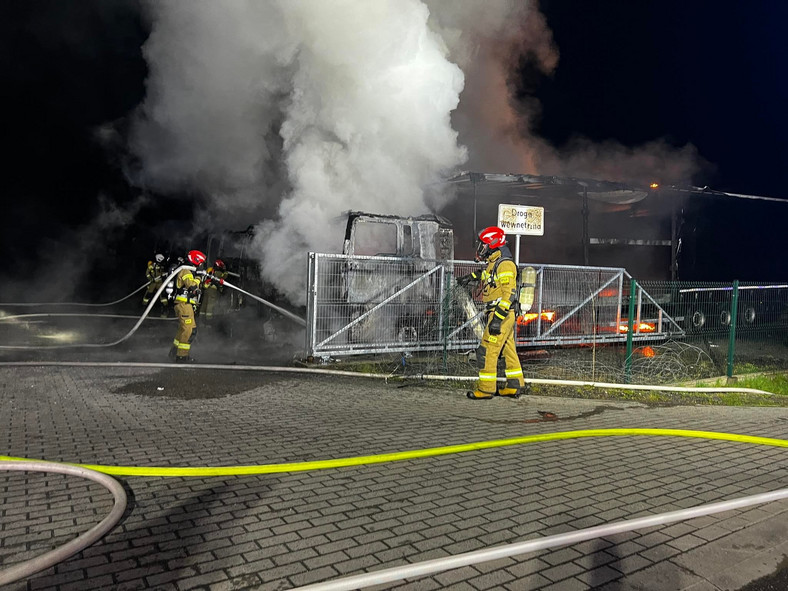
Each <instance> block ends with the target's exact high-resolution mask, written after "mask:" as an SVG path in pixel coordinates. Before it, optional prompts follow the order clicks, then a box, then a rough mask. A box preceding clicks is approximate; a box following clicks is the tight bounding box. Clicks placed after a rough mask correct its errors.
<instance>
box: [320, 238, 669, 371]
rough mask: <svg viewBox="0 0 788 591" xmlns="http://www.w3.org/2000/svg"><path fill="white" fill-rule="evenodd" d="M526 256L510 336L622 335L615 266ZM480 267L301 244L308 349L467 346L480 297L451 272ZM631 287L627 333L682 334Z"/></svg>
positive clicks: (625, 292) (569, 340)
mask: <svg viewBox="0 0 788 591" xmlns="http://www.w3.org/2000/svg"><path fill="white" fill-rule="evenodd" d="M524 266H525V265H521V268H522V267H524ZM531 266H533V267H534V268H535V269H536V271H537V282H536V289H535V297H534V304H533V306H532V309H531V310H528V311H526V312H524V313H523V314H522V315H521V316H520V317H519V318H518V325H517V333H516V340H517V345H518V346H536V345H538V346H545V345H585V344H591V343H606V342H607V343H610V342H624V341H625V340H626V337H627V334H626V333H627V331H628V322H627V321H628V318H627V315H628V309H627V308H626V307H625V304H626V306H628V305H629V295H630V294H629V288H630V281H629V279H631V278H630V276H629V274H628V273H627V272H626V271H625V270H624V269H617V268H607V267H574V266H564V265H531ZM480 267H481V265H480V264H478V263H475V262H471V261H427V260H423V259H407V258H396V257H371V256H349V255H339V254H320V253H310V254H309V290H308V302H307V331H306V341H307V342H306V349H307V353H308V355H310V356H313V357H328V356H342V355H352V354H362V353H382V352H416V351H434V350H447V349H471V348H475V347H476V346H477V345H478V343H479V339H480V338H481V334H482V331H483V329H484V320H485V316H484V306H483V304H482V302H481V300H480V299H479V297H478V294H473V293H471V292H469V291H468V290H466V289H465V288H462V287H459V286H457V284H456V282H455V281H454V277H457V276H462V275H465V274H467V273H470V272H471V271H473V270H476V269H479V268H480ZM633 297H634V298H636V305H635V307H634V311H635V315H636V316H635V318H633V338H634V339H636V340H657V339H664V338H668V337H669V336H677V335H683V329H682V328H681V326H680V325H679V324H678V323H677V322H675V321H674V320H673V319H672V318H670V316H669V315H668V314H667V313H666V312H665V310H664V309H663V307H662V305H661V304H660V303H659V302H657V301H656V300H655V299H654V298H652V297H651V296H650V295H649V294H648V293H646V292H645V291H644V290H643V289H642V288H640V287H637V288H636V291H635V293H634V294H633Z"/></svg>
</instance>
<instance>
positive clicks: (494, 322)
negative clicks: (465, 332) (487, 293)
mask: <svg viewBox="0 0 788 591" xmlns="http://www.w3.org/2000/svg"><path fill="white" fill-rule="evenodd" d="M507 314H509V309H508V308H505V306H501V304H498V305H497V306H495V309H494V310H493V313H492V318H491V319H490V324H489V326H488V328H489V331H490V334H491V335H499V334H501V324H503V321H504V320H505V319H506V315H507Z"/></svg>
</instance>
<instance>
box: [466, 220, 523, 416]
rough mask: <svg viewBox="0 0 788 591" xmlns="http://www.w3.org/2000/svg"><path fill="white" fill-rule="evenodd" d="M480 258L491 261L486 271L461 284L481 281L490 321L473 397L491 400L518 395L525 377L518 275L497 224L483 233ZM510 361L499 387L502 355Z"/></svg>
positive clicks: (478, 359)
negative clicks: (519, 332)
mask: <svg viewBox="0 0 788 591" xmlns="http://www.w3.org/2000/svg"><path fill="white" fill-rule="evenodd" d="M476 260H477V261H483V262H486V263H487V268H486V269H484V270H483V271H475V272H473V273H471V274H470V275H465V276H463V277H460V278H458V279H457V283H459V284H460V285H469V284H471V283H477V282H478V283H481V288H482V300H483V301H484V303H485V305H486V314H487V321H486V326H485V329H484V334H483V335H482V342H481V344H480V345H479V348H478V349H477V350H476V362H477V364H478V366H479V381H478V382H477V384H476V389H475V390H474V391H473V392H468V394H467V396H468V398H470V399H471V400H488V399H490V398H492V397H493V396H496V395H497V396H502V397H506V398H517V397H518V396H519V395H520V393H521V392H522V390H523V388H524V386H525V381H524V380H523V369H522V366H521V365H520V358H519V357H518V356H517V348H516V347H515V342H514V340H515V327H516V322H517V320H516V319H517V311H516V308H517V303H518V279H517V265H516V264H515V262H514V260H513V258H512V253H511V251H510V250H509V247H508V246H506V235H505V233H504V231H503V230H502V229H501V228H499V227H497V226H490V227H489V228H485V229H484V230H482V231H481V232H480V233H479V237H478V238H477V241H476ZM501 355H503V358H504V360H505V362H506V384H505V385H504V387H503V388H498V387H497V384H498V358H499V357H500V356H501Z"/></svg>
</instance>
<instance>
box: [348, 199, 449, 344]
mask: <svg viewBox="0 0 788 591" xmlns="http://www.w3.org/2000/svg"><path fill="white" fill-rule="evenodd" d="M343 254H344V255H348V257H349V258H348V259H347V260H346V262H345V267H344V269H343V271H342V273H341V284H342V285H341V291H342V294H343V295H342V298H341V299H342V300H343V301H344V302H345V305H346V306H347V310H348V312H349V318H348V321H349V323H350V330H349V331H348V336H347V338H348V341H349V342H350V343H352V342H354V341H355V340H359V341H364V340H366V339H367V338H368V337H369V334H370V331H375V332H376V333H377V334H382V333H386V334H385V337H387V338H391V337H393V338H394V340H396V341H399V342H407V341H416V340H418V338H419V336H420V335H421V333H422V331H424V330H425V329H426V326H427V325H429V323H431V322H433V321H434V317H435V313H436V310H435V308H436V307H437V306H438V303H437V302H436V294H438V293H439V291H440V290H439V281H440V276H439V275H438V274H436V273H432V274H430V273H429V272H430V271H431V270H434V269H435V268H436V267H437V266H439V265H441V264H444V263H445V262H446V261H451V260H452V259H453V258H454V230H453V229H452V224H451V222H449V221H448V220H447V219H445V218H442V217H440V216H437V215H431V214H428V215H421V216H414V217H404V216H394V215H380V214H372V213H365V212H360V211H351V212H349V213H348V220H347V227H346V230H345V240H344V246H343ZM356 257H388V258H392V257H394V258H397V259H400V262H399V264H398V265H396V266H393V265H391V264H388V265H387V264H386V261H385V260H383V259H375V258H372V259H366V258H356ZM403 259H404V261H405V263H406V264H404V265H403V264H401V262H402V260H403ZM425 274H428V275H429V276H428V277H425V278H424V280H421V281H418V282H416V284H415V285H412V286H411V287H410V288H409V289H408V290H407V293H405V294H403V295H399V296H397V295H396V294H398V293H399V292H401V291H402V290H403V289H405V288H406V286H409V285H410V284H411V283H413V282H414V280H416V279H417V278H419V277H420V276H423V275H425ZM392 296H395V297H394V299H393V300H392V302H391V303H393V304H396V305H395V306H393V307H392V308H389V310H391V309H396V310H398V312H397V313H396V314H395V315H393V316H391V315H389V314H369V312H370V311H372V310H374V309H375V308H376V307H377V306H379V305H380V304H381V303H382V302H384V301H386V300H387V299H388V298H392ZM381 331H382V333H381Z"/></svg>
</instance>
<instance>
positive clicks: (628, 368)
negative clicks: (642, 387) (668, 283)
mask: <svg viewBox="0 0 788 591" xmlns="http://www.w3.org/2000/svg"><path fill="white" fill-rule="evenodd" d="M637 286H638V284H637V281H635V278H634V277H633V278H631V279H630V280H629V314H628V315H627V359H626V362H625V380H626V383H627V384H628V383H629V382H631V381H632V337H633V334H632V333H634V332H635V331H634V330H633V329H634V326H635V319H634V316H635V293H636V292H637Z"/></svg>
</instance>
